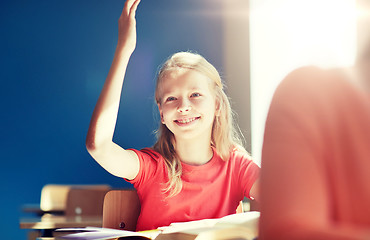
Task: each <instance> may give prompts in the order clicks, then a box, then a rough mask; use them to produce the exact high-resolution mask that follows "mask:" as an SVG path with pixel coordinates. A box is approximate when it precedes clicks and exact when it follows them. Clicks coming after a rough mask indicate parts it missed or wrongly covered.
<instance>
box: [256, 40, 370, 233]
mask: <svg viewBox="0 0 370 240" xmlns="http://www.w3.org/2000/svg"><path fill="white" fill-rule="evenodd" d="M369 72H370V45H368V46H367V48H365V50H364V51H362V54H360V55H359V58H358V61H357V64H356V67H355V68H353V69H326V70H324V69H320V68H317V67H303V68H300V69H297V70H295V71H293V72H292V73H290V74H289V75H288V76H287V77H286V78H285V79H284V80H283V81H282V82H281V83H280V85H279V86H278V88H277V89H276V91H275V93H274V96H273V99H272V102H271V105H270V109H269V112H268V116H267V120H266V126H265V135H264V142H263V148H262V167H261V169H262V172H261V201H260V208H261V220H260V239H262V240H264V239H274V240H279V239H284V240H290V239H297V240H303V239H315V240H320V239H322V240H330V239H333V240H334V239H335V240H340V239H370V98H369V96H370V90H369V89H370V88H368V87H369V85H370V81H369V79H370V78H369V76H370V74H369Z"/></svg>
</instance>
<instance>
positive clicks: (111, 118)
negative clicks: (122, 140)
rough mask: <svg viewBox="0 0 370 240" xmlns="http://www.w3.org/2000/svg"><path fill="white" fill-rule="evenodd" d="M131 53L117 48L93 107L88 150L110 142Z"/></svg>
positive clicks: (87, 141)
mask: <svg viewBox="0 0 370 240" xmlns="http://www.w3.org/2000/svg"><path fill="white" fill-rule="evenodd" d="M131 54H132V51H129V50H127V49H125V48H124V47H117V49H116V52H115V55H114V58H113V61H112V65H111V67H110V70H109V73H108V76H107V78H106V81H105V83H104V86H103V89H102V91H101V94H100V96H99V99H98V101H97V104H96V106H95V109H94V112H93V115H92V118H91V122H90V126H89V130H88V134H87V139H86V144H87V148H88V149H95V148H96V147H98V146H100V145H102V144H104V143H106V142H107V141H108V142H111V141H112V138H113V134H114V129H115V125H116V121H117V114H118V109H119V103H120V98H121V92H122V85H123V80H124V76H125V73H126V68H127V65H128V61H129V59H130V56H131Z"/></svg>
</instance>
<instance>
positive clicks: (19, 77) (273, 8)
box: [0, 0, 369, 239]
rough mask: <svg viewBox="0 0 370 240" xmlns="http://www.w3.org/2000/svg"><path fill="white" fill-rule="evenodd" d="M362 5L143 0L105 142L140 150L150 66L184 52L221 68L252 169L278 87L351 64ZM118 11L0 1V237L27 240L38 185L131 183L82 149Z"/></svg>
mask: <svg viewBox="0 0 370 240" xmlns="http://www.w3.org/2000/svg"><path fill="white" fill-rule="evenodd" d="M298 2H299V3H298ZM368 2H369V1H367V0H357V1H355V0H341V1H337V0H310V1H308V0H302V1H294V0H279V1H277V0H258V1H257V0H250V1H247V0H228V1H222V0H202V1H199V0H186V1H171V0H155V1H152V0H142V1H141V3H140V6H139V8H138V12H137V28H138V42H137V47H136V50H135V52H134V54H133V56H132V58H131V61H130V63H129V66H128V70H127V74H126V79H125V83H124V88H123V98H122V101H121V106H120V112H119V116H118V122H117V127H116V132H115V137H114V140H115V141H116V142H117V143H118V144H120V145H121V146H123V147H125V148H137V149H140V148H143V147H147V146H151V145H152V144H153V143H154V141H155V134H154V130H155V129H156V128H157V124H158V119H159V118H158V116H157V110H156V105H155V104H154V100H153V99H154V98H153V96H154V84H155V77H156V72H157V70H158V66H159V65H160V64H161V63H163V62H164V61H165V59H166V58H167V57H168V56H170V55H171V54H173V53H174V52H177V51H187V50H191V51H196V52H198V53H200V54H201V55H203V56H204V57H205V58H206V59H208V60H209V61H210V62H211V63H212V64H213V65H214V66H215V67H216V68H217V69H218V70H219V71H220V73H221V76H222V77H223V79H224V81H225V82H226V84H227V93H228V95H229V96H230V98H231V102H232V106H233V108H234V110H235V112H236V113H237V120H238V123H239V126H240V128H241V131H242V133H243V134H244V136H245V139H246V148H247V149H248V151H251V153H252V155H253V157H254V158H255V161H256V162H257V163H260V160H259V159H260V148H261V145H262V139H263V126H264V121H265V115H266V113H267V110H268V106H269V101H270V99H271V96H272V94H273V91H274V89H275V87H276V85H277V84H278V83H279V81H280V80H281V79H282V78H283V77H284V76H285V75H286V74H287V73H288V72H290V71H291V70H293V69H294V68H296V67H299V66H302V65H306V64H317V65H322V66H325V67H326V66H330V67H331V66H350V65H352V64H353V63H354V61H355V57H356V51H357V49H358V46H359V44H358V43H359V39H362V35H363V34H365V32H366V31H365V30H366V29H367V28H368V27H366V26H369V25H368V21H363V22H361V24H362V25H358V19H359V10H358V9H359V8H358V6H359V5H361V6H362V5H367V6H368V5H369V3H368ZM123 5H124V1H123V0H108V1H101V0H63V1H62V0H33V1H26V0H5V1H4V0H3V1H1V3H0V31H1V38H0V66H1V71H0V79H1V85H0V98H1V99H0V104H1V105H0V106H1V118H0V129H1V134H0V141H1V142H0V148H1V149H0V152H1V156H0V160H1V164H2V165H1V167H0V176H1V182H0V184H1V197H0V207H1V210H0V215H1V219H0V230H2V231H1V232H2V234H1V238H2V239H25V238H26V230H20V229H19V217H20V216H21V215H22V213H21V206H22V205H23V204H27V203H39V201H40V192H41V189H42V187H43V186H44V185H45V184H49V183H54V184H109V185H111V186H112V187H114V188H125V187H131V186H130V185H129V184H127V183H126V182H125V181H124V180H122V179H119V178H117V177H114V176H112V175H110V174H109V173H107V172H106V171H105V170H104V169H102V168H101V167H100V166H99V165H98V164H97V163H96V162H95V161H94V160H93V159H92V158H91V157H90V156H89V154H88V153H87V151H86V149H85V136H86V133H87V129H88V125H89V121H90V117H91V114H92V111H93V108H94V106H95V103H96V101H97V98H98V96H99V93H100V90H101V88H102V86H103V83H104V80H105V77H106V75H107V73H108V70H109V67H110V64H111V61H112V58H113V54H114V50H115V46H116V42H117V28H118V25H117V21H118V17H119V16H120V14H121V11H122V7H123ZM360 12H361V11H360ZM360 15H361V14H360ZM361 16H362V15H361ZM366 23H367V24H366ZM360 26H362V28H361V29H362V30H360V31H359V30H358V29H359V27H360ZM364 29H365V30H364ZM122 133H125V134H122Z"/></svg>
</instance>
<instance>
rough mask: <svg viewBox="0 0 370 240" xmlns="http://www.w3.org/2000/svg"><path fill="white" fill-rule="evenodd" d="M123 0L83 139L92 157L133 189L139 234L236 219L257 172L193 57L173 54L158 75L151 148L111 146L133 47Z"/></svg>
mask: <svg viewBox="0 0 370 240" xmlns="http://www.w3.org/2000/svg"><path fill="white" fill-rule="evenodd" d="M139 2H140V1H139V0H127V1H126V3H125V6H124V8H123V11H122V14H121V17H120V19H119V36H118V44H117V48H116V52H115V56H114V59H113V63H112V66H111V69H110V71H109V73H108V76H107V79H106V82H105V85H104V87H103V90H102V92H101V95H100V97H99V100H98V102H97V104H96V107H95V110H94V113H93V116H92V119H91V123H90V127H89V130H88V134H87V139H86V146H87V149H88V151H89V153H90V154H91V156H92V157H93V158H94V159H95V160H96V161H97V162H98V163H99V164H100V165H101V166H102V167H104V168H105V169H106V170H107V171H108V172H110V173H111V174H113V175H115V176H118V177H122V178H124V179H126V180H127V181H129V182H131V183H133V185H134V187H135V188H136V189H137V192H138V195H139V198H140V202H141V213H140V217H139V219H138V223H137V230H147V229H154V228H157V227H160V226H166V225H169V224H170V223H171V222H180V221H190V220H199V219H204V218H218V217H222V216H225V215H228V214H232V213H235V210H236V208H237V206H238V204H239V202H240V201H241V200H242V199H243V198H244V196H247V197H250V198H258V190H257V186H256V185H257V184H256V183H255V182H256V179H257V178H258V173H259V167H258V166H257V165H256V164H255V163H253V162H252V160H251V159H250V157H249V155H248V154H247V152H246V151H245V150H244V149H243V148H242V147H241V146H240V144H238V142H239V141H237V138H236V137H235V131H234V125H233V123H232V117H231V109H230V104H229V101H228V99H227V97H226V95H225V93H224V92H223V89H222V88H223V86H222V83H221V79H220V76H219V74H218V72H217V71H216V69H215V68H214V67H213V66H212V65H211V64H210V63H208V62H207V61H206V60H205V59H204V58H203V57H201V56H199V55H197V54H193V53H186V52H183V53H177V54H174V55H173V56H172V57H171V58H170V59H169V60H168V61H167V62H166V63H165V64H164V65H163V67H162V69H161V70H160V72H159V74H158V79H157V86H156V92H155V98H156V102H157V104H158V109H159V113H160V117H161V126H160V128H159V134H158V141H157V142H156V143H155V145H154V146H153V148H145V149H142V150H140V151H138V150H135V149H128V150H125V149H123V148H121V147H120V146H118V145H117V144H115V143H114V142H113V141H112V138H113V133H114V127H115V124H116V118H117V113H118V108H119V101H120V95H121V88H122V84H123V79H124V75H125V70H126V67H127V64H128V61H129V58H130V56H131V54H132V52H133V51H134V49H135V45H136V20H135V12H136V8H137V6H138V4H139Z"/></svg>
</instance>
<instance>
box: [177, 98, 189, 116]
mask: <svg viewBox="0 0 370 240" xmlns="http://www.w3.org/2000/svg"><path fill="white" fill-rule="evenodd" d="M190 110H191V104H190V102H189V101H187V100H182V101H180V102H179V106H178V107H177V112H179V113H184V112H189V111H190Z"/></svg>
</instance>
